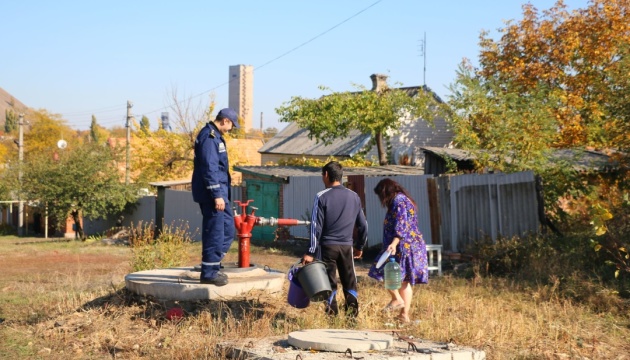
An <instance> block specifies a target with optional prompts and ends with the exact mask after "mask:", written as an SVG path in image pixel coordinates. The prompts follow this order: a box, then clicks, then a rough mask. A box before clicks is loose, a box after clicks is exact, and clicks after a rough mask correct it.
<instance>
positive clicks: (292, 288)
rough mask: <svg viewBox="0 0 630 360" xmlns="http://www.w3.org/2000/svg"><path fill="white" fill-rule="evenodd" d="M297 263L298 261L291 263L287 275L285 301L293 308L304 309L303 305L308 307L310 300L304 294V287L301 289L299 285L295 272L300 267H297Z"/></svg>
mask: <svg viewBox="0 0 630 360" xmlns="http://www.w3.org/2000/svg"><path fill="white" fill-rule="evenodd" d="M298 264H299V262H298V263H296V264H295V265H293V266H292V267H291V269H290V270H289V273H288V275H287V277H288V279H289V293H288V294H287V302H288V303H289V305H291V306H293V307H294V308H298V309H304V308H305V307H308V306H309V305H310V303H311V300H310V299H309V297H308V295H306V293H305V292H304V289H302V285H300V282H299V281H298V279H297V276H296V274H297V272H298V271H299V270H300V268H299V267H297V265H298Z"/></svg>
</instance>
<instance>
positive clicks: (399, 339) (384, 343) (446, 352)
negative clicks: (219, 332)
mask: <svg viewBox="0 0 630 360" xmlns="http://www.w3.org/2000/svg"><path fill="white" fill-rule="evenodd" d="M398 334H400V332H395V331H376V330H339V329H311V330H301V331H296V332H292V333H290V334H289V336H288V339H287V338H284V337H272V338H263V339H242V340H241V341H239V343H222V344H219V349H220V352H221V353H223V354H225V355H226V356H227V357H229V358H232V359H241V360H244V359H256V360H272V359H273V360H294V359H300V358H301V359H304V360H306V359H309V360H334V359H351V358H352V359H365V360H385V359H388V360H391V359H397V360H403V359H404V360H485V359H486V353H485V352H484V351H480V350H475V349H472V348H469V347H465V346H459V345H456V344H446V343H438V342H433V341H428V340H422V339H413V338H408V337H405V336H399V335H398ZM295 339H301V340H300V341H298V342H296V341H295ZM304 346H306V347H304ZM325 348H326V349H331V350H323V349H325Z"/></svg>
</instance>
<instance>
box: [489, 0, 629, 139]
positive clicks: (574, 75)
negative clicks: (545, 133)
mask: <svg viewBox="0 0 630 360" xmlns="http://www.w3.org/2000/svg"><path fill="white" fill-rule="evenodd" d="M501 31H502V33H503V35H502V37H501V38H500V40H498V41H494V40H493V39H492V38H490V37H489V35H488V33H487V32H483V33H482V34H481V36H480V45H481V48H482V50H481V53H480V65H481V66H480V70H479V72H478V74H479V75H480V76H481V77H482V78H484V79H486V80H488V79H493V80H496V81H498V82H500V83H502V84H504V85H505V86H506V91H515V90H516V91H518V92H519V93H521V94H523V95H525V96H526V94H527V93H528V92H529V91H530V90H532V89H535V88H537V87H540V86H541V85H543V86H546V87H548V88H550V89H554V91H556V95H557V98H558V99H559V100H560V103H559V105H558V106H555V107H554V109H553V112H554V115H555V117H556V118H557V120H558V123H559V131H560V133H559V136H558V137H557V139H556V142H555V145H556V146H560V147H566V146H584V145H590V146H596V147H608V146H614V145H615V141H614V139H613V137H611V136H609V132H608V131H607V128H609V125H610V124H611V123H614V122H615V121H616V119H617V117H618V114H616V113H613V112H611V109H610V108H609V107H608V103H607V98H608V97H609V96H610V95H611V93H613V92H615V91H618V90H619V89H618V86H617V85H618V82H617V81H618V80H619V78H615V77H614V76H613V75H614V74H611V71H612V70H613V69H614V68H615V66H616V64H617V63H618V62H619V61H620V60H622V59H623V58H624V57H627V55H626V53H627V50H625V49H624V47H625V46H627V45H628V44H630V1H628V0H591V1H589V4H588V7H587V8H584V9H577V10H574V11H571V12H569V11H567V9H566V6H565V5H564V3H563V1H562V0H559V1H558V2H557V3H556V4H555V5H554V6H553V7H552V8H551V9H549V10H545V11H543V12H542V13H540V12H539V11H538V10H537V9H536V8H535V7H534V6H533V5H531V4H526V5H524V6H523V19H522V20H520V21H518V22H513V21H509V22H507V23H506V27H505V28H504V29H501ZM625 91H627V88H626V89H625Z"/></svg>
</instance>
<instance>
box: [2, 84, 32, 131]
mask: <svg viewBox="0 0 630 360" xmlns="http://www.w3.org/2000/svg"><path fill="white" fill-rule="evenodd" d="M9 108H13V109H14V110H15V112H17V113H18V114H19V113H20V112H25V111H26V110H27V109H28V106H26V105H24V104H23V103H22V102H21V101H20V100H18V99H16V98H14V97H13V96H11V94H9V93H8V92H6V91H5V90H4V89H3V88H1V87H0V131H4V121H5V114H6V112H5V111H6V109H9Z"/></svg>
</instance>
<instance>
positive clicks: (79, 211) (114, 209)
mask: <svg viewBox="0 0 630 360" xmlns="http://www.w3.org/2000/svg"><path fill="white" fill-rule="evenodd" d="M56 159H57V160H55V161H53V158H52V157H51V156H50V155H49V154H45V153H41V154H33V155H32V156H30V157H29V161H28V162H27V163H26V164H25V166H24V167H23V169H24V170H23V171H24V175H23V177H22V179H23V180H22V191H23V194H22V198H24V199H31V200H32V201H34V202H36V203H37V204H39V207H41V208H42V210H45V211H47V212H48V213H49V214H50V215H52V216H53V217H54V218H55V219H56V220H57V221H58V222H59V225H61V224H65V221H66V219H67V218H68V216H71V217H72V218H73V219H74V223H75V226H76V229H77V232H78V234H79V236H80V238H81V239H84V238H85V235H84V233H83V229H82V228H81V222H80V219H81V218H82V217H89V218H94V219H97V218H102V217H106V216H108V215H111V214H117V213H119V212H121V211H123V210H124V208H125V206H127V205H128V204H131V203H134V202H135V201H136V195H135V194H136V193H137V192H136V190H135V189H134V188H133V187H131V186H126V185H125V184H124V182H122V181H121V177H120V174H119V173H118V171H117V162H116V159H115V158H114V157H113V156H112V152H111V151H110V149H109V148H108V147H106V146H103V145H99V144H95V143H86V144H80V143H74V142H70V144H69V145H68V147H67V148H65V149H63V150H62V151H60V153H59V156H58V157H56Z"/></svg>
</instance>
